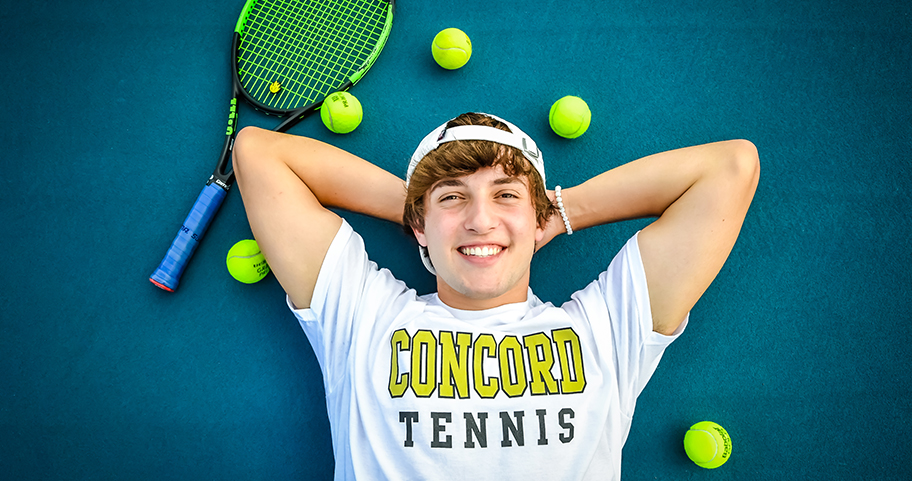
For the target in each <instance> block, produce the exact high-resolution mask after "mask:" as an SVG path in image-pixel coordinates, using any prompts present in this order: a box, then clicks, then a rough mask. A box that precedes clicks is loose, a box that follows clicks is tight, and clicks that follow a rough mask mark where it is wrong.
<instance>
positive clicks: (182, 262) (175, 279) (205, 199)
mask: <svg viewBox="0 0 912 481" xmlns="http://www.w3.org/2000/svg"><path fill="white" fill-rule="evenodd" d="M227 194H228V191H227V190H226V189H224V188H222V187H220V186H219V185H217V184H216V183H214V182H213V183H211V184H208V185H206V187H203V191H202V192H200V195H199V197H197V199H196V203H194V204H193V208H192V209H190V213H189V214H187V219H186V220H184V224H183V225H182V226H181V228H180V231H178V233H177V236H176V237H175V238H174V242H172V243H171V247H170V248H169V249H168V253H167V254H165V258H164V259H162V261H161V264H159V266H158V269H155V272H153V273H152V276H151V277H149V280H150V281H152V283H153V284H155V285H156V286H158V287H161V288H162V289H164V290H166V291H169V292H174V290H175V289H177V284H178V283H179V282H180V277H181V274H183V273H184V268H185V267H187V263H188V262H190V258H191V257H193V252H194V251H196V246H198V245H199V243H200V241H201V240H202V239H203V234H205V233H206V229H208V228H209V224H210V223H211V222H212V219H213V218H214V217H215V214H216V213H217V212H218V210H219V207H221V206H222V202H223V201H224V200H225V195H227Z"/></svg>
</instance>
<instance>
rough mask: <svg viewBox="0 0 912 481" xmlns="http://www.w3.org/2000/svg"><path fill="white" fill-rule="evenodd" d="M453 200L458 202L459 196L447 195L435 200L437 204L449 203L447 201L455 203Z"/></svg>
mask: <svg viewBox="0 0 912 481" xmlns="http://www.w3.org/2000/svg"><path fill="white" fill-rule="evenodd" d="M455 200H459V195H457V194H447V195H444V196H441V197H440V198H439V199H437V202H449V201H455Z"/></svg>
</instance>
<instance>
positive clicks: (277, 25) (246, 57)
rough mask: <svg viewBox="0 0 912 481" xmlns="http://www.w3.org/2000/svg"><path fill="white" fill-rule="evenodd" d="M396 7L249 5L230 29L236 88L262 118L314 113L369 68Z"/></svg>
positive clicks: (294, 0) (275, 1) (327, 1)
mask: <svg viewBox="0 0 912 481" xmlns="http://www.w3.org/2000/svg"><path fill="white" fill-rule="evenodd" d="M394 8H395V2H394V0H248V1H247V4H246V5H245V6H244V10H243V12H242V13H241V16H240V18H238V23H237V25H236V27H235V33H236V35H235V52H236V55H235V56H234V67H235V68H234V69H233V70H234V76H235V85H236V87H237V88H238V89H239V91H240V94H241V95H242V96H243V97H244V98H245V100H247V102H248V103H250V104H251V105H252V106H253V107H255V108H256V109H258V110H261V111H263V112H266V113H270V114H277V115H285V114H289V113H292V112H296V113H300V112H302V111H308V110H315V109H316V108H318V107H319V106H320V105H321V104H322V103H323V99H324V98H326V96H327V95H329V94H331V93H333V92H337V91H340V90H347V89H349V88H350V87H351V86H352V85H354V84H355V83H357V82H358V80H360V79H361V77H363V76H364V74H365V73H366V72H367V71H368V70H369V69H370V67H371V66H372V65H373V64H374V61H375V60H376V59H377V57H378V56H379V55H380V52H381V51H382V50H383V47H384V46H385V45H386V41H387V39H388V38H389V33H390V30H391V28H392V23H393V11H394ZM292 117H294V116H292Z"/></svg>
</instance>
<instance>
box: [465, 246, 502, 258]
mask: <svg viewBox="0 0 912 481" xmlns="http://www.w3.org/2000/svg"><path fill="white" fill-rule="evenodd" d="M503 249H504V248H503V247H501V246H496V245H486V246H468V247H460V248H459V252H460V253H461V254H462V255H464V256H469V257H491V256H496V255H497V254H500V253H501V252H502V251H503Z"/></svg>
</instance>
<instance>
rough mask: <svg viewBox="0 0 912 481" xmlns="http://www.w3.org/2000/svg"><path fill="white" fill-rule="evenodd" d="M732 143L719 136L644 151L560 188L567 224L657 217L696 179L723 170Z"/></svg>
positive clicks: (582, 226)
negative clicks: (673, 147)
mask: <svg viewBox="0 0 912 481" xmlns="http://www.w3.org/2000/svg"><path fill="white" fill-rule="evenodd" d="M738 146H739V144H738V142H737V141H735V142H719V143H714V144H706V145H701V146H696V147H690V148H686V149H679V150H673V151H669V152H663V153H660V154H655V155H650V156H648V157H643V158H641V159H638V160H635V161H633V162H629V163H627V164H624V165H621V166H619V167H616V168H614V169H611V170H609V171H607V172H604V173H602V174H600V175H597V176H595V177H593V178H591V179H589V180H587V181H586V182H584V183H582V184H580V185H577V186H575V187H571V188H566V189H563V190H562V197H563V202H564V205H565V209H566V212H567V215H568V217H569V219H570V222H571V224H572V227H573V229H574V230H582V229H586V228H588V227H593V226H597V225H602V224H608V223H612V222H619V221H624V220H630V219H638V218H645V217H659V216H661V215H662V214H663V213H664V212H665V211H666V210H667V209H668V208H669V207H670V206H671V205H672V204H673V203H674V202H675V201H677V200H678V199H680V198H681V196H683V195H684V194H685V193H686V192H687V191H688V190H689V189H690V188H691V187H693V186H694V185H696V184H697V182H700V181H701V180H703V181H705V180H706V179H712V178H714V177H720V178H721V177H724V176H726V175H728V174H729V173H730V172H729V171H730V170H731V168H732V166H731V163H730V162H729V161H730V160H731V158H732V157H733V152H735V151H737V148H738ZM722 182H724V180H722Z"/></svg>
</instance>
